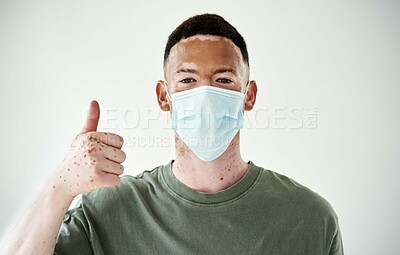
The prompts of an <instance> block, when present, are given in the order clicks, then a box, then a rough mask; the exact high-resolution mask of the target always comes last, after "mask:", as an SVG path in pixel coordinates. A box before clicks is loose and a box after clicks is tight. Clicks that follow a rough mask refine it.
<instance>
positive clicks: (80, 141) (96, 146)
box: [53, 101, 126, 197]
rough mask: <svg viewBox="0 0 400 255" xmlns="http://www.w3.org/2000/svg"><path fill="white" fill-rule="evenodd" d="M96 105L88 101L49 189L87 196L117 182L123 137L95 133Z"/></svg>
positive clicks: (97, 115) (98, 114) (98, 113)
mask: <svg viewBox="0 0 400 255" xmlns="http://www.w3.org/2000/svg"><path fill="white" fill-rule="evenodd" d="M99 117H100V108H99V104H98V103H97V102H96V101H92V102H90V107H89V111H88V115H87V118H86V123H85V125H84V127H83V129H82V131H81V132H80V133H79V134H78V135H77V136H76V137H75V139H74V140H73V142H72V144H71V149H70V151H69V153H68V154H67V156H66V157H65V158H64V160H63V162H62V163H61V164H60V165H59V166H58V167H57V170H56V173H55V174H56V175H55V177H54V178H55V181H54V185H53V188H57V189H59V190H60V189H61V191H62V192H65V193H66V194H67V195H70V196H72V197H75V196H76V195H79V194H83V193H87V192H90V191H93V190H96V189H99V188H103V187H112V186H115V185H117V184H119V182H120V177H119V175H121V174H122V173H123V171H124V168H123V166H122V165H121V163H122V162H124V161H125V158H126V156H125V153H124V152H123V151H122V150H121V147H122V145H123V138H122V137H121V136H119V135H116V134H113V133H104V132H97V131H96V130H97V124H98V122H99Z"/></svg>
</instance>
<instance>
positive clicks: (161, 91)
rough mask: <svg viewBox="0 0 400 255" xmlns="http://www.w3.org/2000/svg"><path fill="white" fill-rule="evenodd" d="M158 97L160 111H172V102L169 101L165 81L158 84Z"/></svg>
mask: <svg viewBox="0 0 400 255" xmlns="http://www.w3.org/2000/svg"><path fill="white" fill-rule="evenodd" d="M156 95H157V101H158V105H159V106H160V109H161V110H163V111H169V110H170V109H171V107H170V101H169V99H168V96H167V92H166V91H165V85H164V81H162V80H159V81H158V82H157V85H156Z"/></svg>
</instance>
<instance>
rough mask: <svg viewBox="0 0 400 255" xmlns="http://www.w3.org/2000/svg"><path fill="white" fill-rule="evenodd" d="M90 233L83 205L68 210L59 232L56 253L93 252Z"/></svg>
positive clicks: (64, 254)
mask: <svg viewBox="0 0 400 255" xmlns="http://www.w3.org/2000/svg"><path fill="white" fill-rule="evenodd" d="M88 233H89V226H88V223H87V220H86V217H85V215H84V212H83V210H82V207H81V206H79V207H76V208H74V209H70V210H68V211H67V213H66V214H65V216H64V220H63V222H62V224H61V228H60V231H59V233H58V238H57V242H56V247H55V250H54V254H62V255H68V254H71V255H72V254H74V255H75V254H93V251H92V248H91V245H90V241H89V238H88V236H89V235H88Z"/></svg>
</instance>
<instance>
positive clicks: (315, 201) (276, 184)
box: [257, 167, 337, 222]
mask: <svg viewBox="0 0 400 255" xmlns="http://www.w3.org/2000/svg"><path fill="white" fill-rule="evenodd" d="M260 168H261V173H260V178H259V181H258V182H259V183H258V185H257V186H258V189H259V190H260V191H262V192H263V193H264V194H266V197H268V198H269V200H270V199H272V200H273V201H276V202H277V203H278V204H281V205H282V206H286V207H287V209H288V210H291V211H297V213H299V214H304V215H309V216H310V217H318V218H321V217H322V218H330V219H331V220H332V221H334V222H336V221H337V215H336V213H335V211H334V209H333V208H332V206H331V205H330V203H329V202H328V201H327V200H326V199H325V198H324V197H322V196H321V195H319V194H318V193H317V192H315V191H313V190H311V189H310V188H308V187H306V186H304V185H302V184H300V183H299V182H297V181H295V180H293V179H292V178H289V177H287V176H285V175H283V174H279V173H277V172H275V171H272V170H268V169H265V168H262V167H260Z"/></svg>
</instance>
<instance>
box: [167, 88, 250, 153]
mask: <svg viewBox="0 0 400 255" xmlns="http://www.w3.org/2000/svg"><path fill="white" fill-rule="evenodd" d="M166 89H167V88H166ZM167 95H168V97H169V98H170V100H171V102H172V116H171V119H172V129H174V130H175V131H176V133H177V134H178V135H179V137H180V138H181V140H182V141H183V142H184V143H185V144H186V145H187V146H188V147H189V148H190V150H191V151H192V152H193V153H194V154H195V155H196V156H197V157H199V158H200V159H201V160H203V161H211V160H214V159H216V158H218V157H219V156H221V155H222V153H224V151H225V150H226V149H227V148H228V146H229V144H230V143H231V142H232V139H233V138H234V136H235V135H236V133H237V132H238V130H239V129H240V128H242V127H243V124H244V118H243V111H244V108H243V103H244V98H245V94H243V93H241V92H238V91H233V90H228V89H222V88H217V87H213V86H208V85H205V86H200V87H197V88H194V89H189V90H185V91H181V92H176V93H173V94H171V95H169V94H168V90H167Z"/></svg>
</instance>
